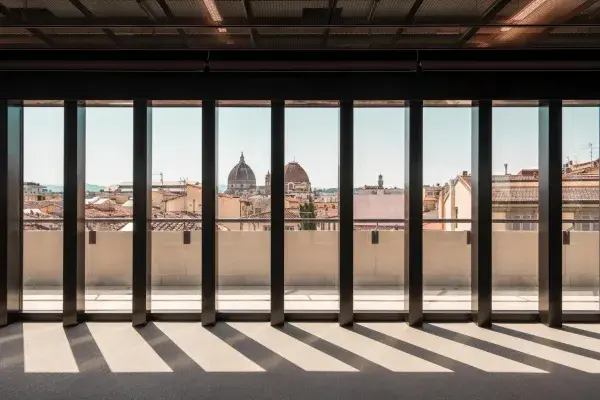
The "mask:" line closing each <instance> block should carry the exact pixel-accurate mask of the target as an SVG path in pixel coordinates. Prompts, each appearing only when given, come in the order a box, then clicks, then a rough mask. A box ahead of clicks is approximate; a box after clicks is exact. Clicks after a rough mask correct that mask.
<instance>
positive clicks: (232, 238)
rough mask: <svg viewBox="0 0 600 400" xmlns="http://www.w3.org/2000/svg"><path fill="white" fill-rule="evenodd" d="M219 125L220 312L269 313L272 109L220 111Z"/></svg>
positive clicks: (219, 109) (257, 108)
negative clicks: (248, 311)
mask: <svg viewBox="0 0 600 400" xmlns="http://www.w3.org/2000/svg"><path fill="white" fill-rule="evenodd" d="M217 126H218V132H217V140H218V157H217V160H218V165H217V176H218V185H219V196H218V204H217V217H218V218H219V221H218V225H217V229H218V232H217V236H218V238H217V243H218V266H217V272H218V285H219V287H218V291H217V309H218V310H220V311H239V310H260V311H269V310H270V308H271V305H270V281H271V272H270V265H271V263H270V243H271V237H270V231H269V228H270V226H271V225H270V223H269V222H264V221H263V222H255V221H253V219H256V218H262V219H263V220H264V219H267V220H270V218H271V201H270V197H269V195H267V193H266V191H267V190H266V188H267V187H268V184H269V179H270V175H269V168H270V165H271V109H270V108H269V107H226V106H220V107H218V113H217ZM230 219H234V221H229V220H230ZM245 220H247V221H245Z"/></svg>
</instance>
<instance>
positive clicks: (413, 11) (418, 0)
mask: <svg viewBox="0 0 600 400" xmlns="http://www.w3.org/2000/svg"><path fill="white" fill-rule="evenodd" d="M424 1H425V0H415V2H414V3H413V5H412V7H411V8H410V10H409V11H408V14H406V17H405V18H404V24H405V25H414V23H415V19H416V18H415V17H416V15H417V12H418V11H419V8H421V5H422V4H423V2H424ZM404 29H405V28H398V30H397V31H396V34H395V35H394V37H393V38H392V43H391V44H392V45H393V44H396V42H398V40H400V36H402V33H404Z"/></svg>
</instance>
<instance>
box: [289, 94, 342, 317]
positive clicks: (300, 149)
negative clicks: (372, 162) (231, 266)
mask: <svg viewBox="0 0 600 400" xmlns="http://www.w3.org/2000/svg"><path fill="white" fill-rule="evenodd" d="M339 121H340V112H339V107H338V106H337V105H336V106H335V107H328V108H326V107H309V108H295V107H292V106H290V105H289V104H286V110H285V159H286V162H287V164H286V166H285V172H284V173H285V195H286V201H285V203H286V204H285V207H286V211H285V215H286V235H285V309H286V311H336V310H339V294H338V286H339V277H338V264H339V262H338V259H339V255H338V248H339V247H338V246H339V232H338V229H339V227H338V222H339V218H338V215H339V214H338V189H339V183H338V182H339V178H338V168H339V164H338V160H339ZM299 218H302V219H303V220H302V221H299V220H298V219H299ZM315 218H318V219H317V220H315Z"/></svg>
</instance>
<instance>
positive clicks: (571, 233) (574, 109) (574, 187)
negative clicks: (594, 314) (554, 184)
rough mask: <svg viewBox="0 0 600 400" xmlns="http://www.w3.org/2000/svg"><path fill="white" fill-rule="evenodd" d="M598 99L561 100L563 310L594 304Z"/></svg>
mask: <svg viewBox="0 0 600 400" xmlns="http://www.w3.org/2000/svg"><path fill="white" fill-rule="evenodd" d="M597 103H598V102H582V101H563V121H562V122H563V125H562V128H563V137H562V142H563V143H562V144H563V146H562V149H563V152H562V153H563V160H562V162H563V174H562V193H563V201H562V207H563V209H562V218H563V266H562V270H563V310H565V311H590V310H596V311H597V310H598V278H599V270H598V257H599V254H600V252H599V251H598V249H599V247H598V231H599V218H600V209H599V204H600V203H599V199H600V196H599V188H598V182H599V180H598V168H599V165H598V137H599V133H600V131H599V126H598V122H599V120H600V117H599V114H598V104H597Z"/></svg>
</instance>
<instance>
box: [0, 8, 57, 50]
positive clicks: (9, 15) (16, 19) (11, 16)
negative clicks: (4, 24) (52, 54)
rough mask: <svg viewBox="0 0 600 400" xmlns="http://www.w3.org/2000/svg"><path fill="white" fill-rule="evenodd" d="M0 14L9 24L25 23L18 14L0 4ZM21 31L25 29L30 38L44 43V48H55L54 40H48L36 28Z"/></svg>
mask: <svg viewBox="0 0 600 400" xmlns="http://www.w3.org/2000/svg"><path fill="white" fill-rule="evenodd" d="M0 14H2V15H4V17H5V18H6V19H7V20H8V21H9V22H12V23H17V24H24V23H25V21H23V19H22V18H21V16H20V15H18V13H16V12H14V11H13V10H11V9H10V8H8V7H6V6H5V5H4V4H0ZM23 29H25V30H26V31H28V32H29V33H31V35H32V36H34V37H36V38H37V39H39V40H40V41H42V42H44V44H45V45H46V46H48V47H55V46H56V43H55V42H54V40H52V39H50V37H49V36H48V35H46V34H45V33H44V32H42V31H41V30H39V29H37V28H23Z"/></svg>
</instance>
